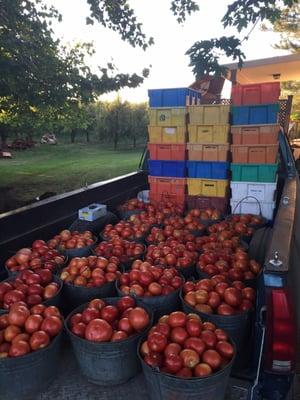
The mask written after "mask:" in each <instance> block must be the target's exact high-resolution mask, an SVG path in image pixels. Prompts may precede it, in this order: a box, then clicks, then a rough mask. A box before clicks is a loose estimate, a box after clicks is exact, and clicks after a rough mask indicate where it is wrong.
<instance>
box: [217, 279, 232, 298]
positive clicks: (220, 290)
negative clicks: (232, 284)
mask: <svg viewBox="0 0 300 400" xmlns="http://www.w3.org/2000/svg"><path fill="white" fill-rule="evenodd" d="M228 287H229V285H228V283H226V282H219V283H217V284H216V286H215V291H216V292H217V293H218V294H219V296H220V297H221V298H222V299H223V298H224V292H225V290H226V289H227V288H228Z"/></svg>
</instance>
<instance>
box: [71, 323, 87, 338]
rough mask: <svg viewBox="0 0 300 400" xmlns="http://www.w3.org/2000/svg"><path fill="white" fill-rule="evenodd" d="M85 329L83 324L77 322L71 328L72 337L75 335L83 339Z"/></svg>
mask: <svg viewBox="0 0 300 400" xmlns="http://www.w3.org/2000/svg"><path fill="white" fill-rule="evenodd" d="M85 329H86V324H84V323H83V322H77V323H76V324H74V325H73V326H71V332H72V333H74V335H77V336H79V337H81V338H84V337H85Z"/></svg>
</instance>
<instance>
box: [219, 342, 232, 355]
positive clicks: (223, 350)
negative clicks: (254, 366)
mask: <svg viewBox="0 0 300 400" xmlns="http://www.w3.org/2000/svg"><path fill="white" fill-rule="evenodd" d="M216 350H217V351H218V353H220V355H221V356H222V357H225V358H228V359H231V358H232V357H233V353H234V349H233V346H232V345H231V344H230V343H228V342H227V341H219V342H218V343H217V344H216Z"/></svg>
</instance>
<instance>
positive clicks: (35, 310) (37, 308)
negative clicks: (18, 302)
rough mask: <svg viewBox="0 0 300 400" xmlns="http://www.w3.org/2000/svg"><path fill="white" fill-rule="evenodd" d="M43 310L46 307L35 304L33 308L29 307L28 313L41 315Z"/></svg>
mask: <svg viewBox="0 0 300 400" xmlns="http://www.w3.org/2000/svg"><path fill="white" fill-rule="evenodd" d="M45 309H46V306H44V304H36V305H35V306H33V307H31V309H30V313H31V314H39V315H43V313H44V310H45Z"/></svg>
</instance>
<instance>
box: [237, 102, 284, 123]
mask: <svg viewBox="0 0 300 400" xmlns="http://www.w3.org/2000/svg"><path fill="white" fill-rule="evenodd" d="M278 112H279V104H261V105H255V106H232V107H231V116H232V125H260V124H276V123H277V120H278Z"/></svg>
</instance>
